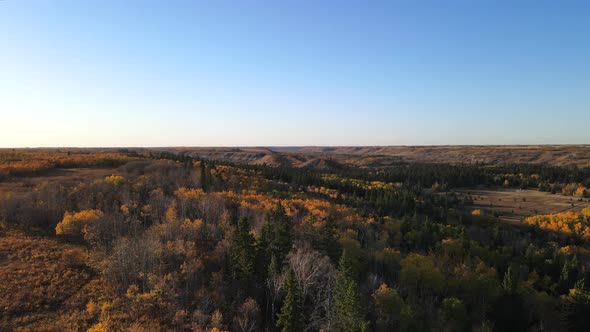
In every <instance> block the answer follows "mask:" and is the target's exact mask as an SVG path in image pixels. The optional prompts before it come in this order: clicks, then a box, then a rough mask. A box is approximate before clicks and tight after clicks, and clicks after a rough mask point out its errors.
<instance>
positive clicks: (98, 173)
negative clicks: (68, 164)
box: [0, 167, 117, 192]
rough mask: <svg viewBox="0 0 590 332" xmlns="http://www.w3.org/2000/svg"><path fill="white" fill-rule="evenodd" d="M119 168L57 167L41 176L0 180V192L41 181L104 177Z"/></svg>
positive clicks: (21, 188) (84, 179)
mask: <svg viewBox="0 0 590 332" xmlns="http://www.w3.org/2000/svg"><path fill="white" fill-rule="evenodd" d="M116 170H117V168H116V167H107V168H66V169H56V170H52V171H51V172H49V173H47V174H43V175H39V176H28V177H14V178H11V179H9V180H6V181H3V182H0V192H7V191H12V192H18V191H28V190H31V188H33V187H36V186H38V185H39V184H41V183H45V182H47V183H53V182H60V183H63V182H68V181H72V182H81V181H88V180H93V179H99V178H104V177H105V176H108V175H112V174H113V173H114V172H115V171H116Z"/></svg>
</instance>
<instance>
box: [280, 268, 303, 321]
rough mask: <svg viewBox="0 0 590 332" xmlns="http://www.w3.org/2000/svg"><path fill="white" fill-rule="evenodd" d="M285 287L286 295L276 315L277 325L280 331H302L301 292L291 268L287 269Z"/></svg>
mask: <svg viewBox="0 0 590 332" xmlns="http://www.w3.org/2000/svg"><path fill="white" fill-rule="evenodd" d="M286 289H287V295H286V296H285V301H284V302H283V306H282V307H281V312H280V313H279V315H278V320H277V326H279V327H280V328H281V331H282V332H299V331H303V314H302V310H301V294H300V290H299V286H298V285H297V280H296V279H295V273H293V270H289V277H288V278H287V284H286Z"/></svg>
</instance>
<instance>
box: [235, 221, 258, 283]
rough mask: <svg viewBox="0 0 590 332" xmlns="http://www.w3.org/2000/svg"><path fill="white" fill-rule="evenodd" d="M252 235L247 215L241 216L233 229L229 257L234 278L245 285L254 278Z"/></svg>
mask: <svg viewBox="0 0 590 332" xmlns="http://www.w3.org/2000/svg"><path fill="white" fill-rule="evenodd" d="M254 257H255V252H254V237H253V236H252V234H251V233H250V223H249V221H248V218H247V217H244V218H241V219H240V221H238V224H237V226H236V228H235V229H234V234H233V239H232V243H231V247H230V258H231V266H232V272H233V274H234V278H235V279H237V280H238V281H240V282H241V283H243V286H245V287H247V286H249V285H250V283H251V282H252V281H253V280H254Z"/></svg>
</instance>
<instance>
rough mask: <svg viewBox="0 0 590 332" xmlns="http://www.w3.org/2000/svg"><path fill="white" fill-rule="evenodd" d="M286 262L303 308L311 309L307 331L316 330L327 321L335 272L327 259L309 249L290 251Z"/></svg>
mask: <svg viewBox="0 0 590 332" xmlns="http://www.w3.org/2000/svg"><path fill="white" fill-rule="evenodd" d="M288 261H289V265H290V266H291V269H292V270H293V272H294V273H295V276H296V278H297V282H298V284H299V289H300V290H301V298H302V301H303V302H304V303H303V304H307V305H306V306H304V307H307V308H311V310H310V312H309V318H310V322H309V323H308V324H307V330H317V329H319V328H320V327H321V326H323V325H326V324H327V322H328V320H329V313H330V305H331V302H330V301H331V298H332V296H331V293H332V289H333V286H334V280H335V276H336V270H335V268H334V266H333V265H332V263H331V261H330V258H329V257H327V256H324V255H322V254H321V253H319V252H317V251H314V250H312V249H311V248H309V247H302V248H297V249H295V250H294V251H291V253H290V254H289V256H288Z"/></svg>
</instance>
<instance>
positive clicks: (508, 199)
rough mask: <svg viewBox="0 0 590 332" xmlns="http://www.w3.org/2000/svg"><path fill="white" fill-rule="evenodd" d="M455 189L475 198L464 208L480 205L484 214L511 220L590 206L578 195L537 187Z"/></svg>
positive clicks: (463, 194)
mask: <svg viewBox="0 0 590 332" xmlns="http://www.w3.org/2000/svg"><path fill="white" fill-rule="evenodd" d="M453 191H454V192H457V193H459V194H460V195H461V196H463V197H465V198H471V199H472V200H473V202H472V203H471V202H467V203H466V204H464V205H463V206H462V208H463V209H464V210H475V209H480V210H481V211H482V213H483V214H485V215H496V216H498V217H499V219H500V220H504V221H508V222H520V221H521V220H522V219H524V218H525V217H528V216H532V215H538V214H552V213H557V212H565V211H572V212H580V211H581V210H582V209H583V208H585V207H588V206H590V202H589V201H588V199H587V198H584V199H582V200H581V201H580V198H579V197H573V196H564V195H560V194H551V193H548V192H542V191H538V190H520V189H505V188H492V189H475V190H472V189H463V190H453ZM468 201H469V200H468Z"/></svg>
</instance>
